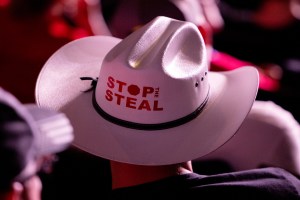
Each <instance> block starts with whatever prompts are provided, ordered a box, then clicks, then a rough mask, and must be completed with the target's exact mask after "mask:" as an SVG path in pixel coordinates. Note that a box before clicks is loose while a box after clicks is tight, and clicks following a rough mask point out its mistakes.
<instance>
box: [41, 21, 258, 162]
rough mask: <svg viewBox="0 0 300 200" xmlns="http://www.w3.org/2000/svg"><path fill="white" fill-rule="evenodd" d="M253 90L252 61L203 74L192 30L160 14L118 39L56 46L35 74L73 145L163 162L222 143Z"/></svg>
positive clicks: (125, 158) (122, 158)
mask: <svg viewBox="0 0 300 200" xmlns="http://www.w3.org/2000/svg"><path fill="white" fill-rule="evenodd" d="M89 80H90V81H89ZM257 89H258V72H257V70H256V69H255V68H254V67H251V66H245V67H243V68H239V69H237V70H234V71H228V72H209V71H208V66H207V55H206V50H205V44H204V41H203V38H202V36H201V34H200V32H199V30H198V28H197V27H196V26H195V25H194V24H193V23H190V22H186V21H179V20H175V19H171V18H167V17H162V16H159V17H156V18H155V19H153V20H152V21H151V22H149V23H147V24H146V25H145V26H143V27H141V28H140V29H138V30H137V31H135V32H133V33H132V34H130V35H129V36H128V37H126V38H125V39H123V40H121V39H118V38H115V37H110V36H91V37H86V38H82V39H78V40H75V41H72V42H70V43H68V44H66V45H65V46H63V47H62V48H60V49H59V50H58V51H57V52H55V53H54V54H53V55H52V56H51V57H50V58H49V60H48V61H47V62H46V63H45V65H44V67H43V69H42V71H41V72H40V74H39V78H38V81H37V85H36V100H37V103H38V104H40V105H43V106H45V107H50V108H52V109H56V110H60V111H62V112H64V113H66V115H67V116H68V117H69V119H70V120H71V122H72V124H73V127H74V130H75V140H74V145H75V146H76V147H78V148H80V149H82V150H84V151H87V152H89V153H91V154H94V155H97V156H100V157H103V158H106V159H109V160H115V161H119V162H125V163H131V164H139V165H165V164H173V163H180V162H184V161H188V160H192V159H196V158H199V157H202V156H204V155H206V154H208V153H210V152H212V151H214V150H215V149H217V148H218V147H220V146H221V145H223V144H224V143H225V142H226V141H228V140H229V139H230V138H231V137H232V136H233V135H234V134H235V132H236V131H237V130H238V128H239V126H240V125H241V123H242V122H243V120H244V119H245V117H246V116H247V114H248V112H249V111H250V109H251V107H252V104H253V102H254V100H255V98H256V93H257Z"/></svg>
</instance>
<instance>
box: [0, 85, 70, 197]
mask: <svg viewBox="0 0 300 200" xmlns="http://www.w3.org/2000/svg"><path fill="white" fill-rule="evenodd" d="M73 138H74V136H73V128H72V126H71V124H70V121H69V120H68V118H67V117H66V116H65V114H63V113H58V112H56V111H52V110H49V109H44V108H39V107H38V106H36V105H35V104H26V105H23V104H21V103H20V102H19V100H17V98H16V97H15V96H13V95H12V94H11V93H9V92H8V91H6V90H4V89H2V88H0V163H1V164H0V199H1V200H18V199H23V200H27V199H28V200H39V199H41V196H42V182H41V179H40V178H39V176H38V173H39V172H41V171H42V170H45V172H47V171H49V172H50V170H51V166H50V165H51V162H52V161H53V159H54V155H55V153H58V152H61V151H63V150H65V149H66V148H67V147H68V146H69V145H70V144H71V142H72V141H73Z"/></svg>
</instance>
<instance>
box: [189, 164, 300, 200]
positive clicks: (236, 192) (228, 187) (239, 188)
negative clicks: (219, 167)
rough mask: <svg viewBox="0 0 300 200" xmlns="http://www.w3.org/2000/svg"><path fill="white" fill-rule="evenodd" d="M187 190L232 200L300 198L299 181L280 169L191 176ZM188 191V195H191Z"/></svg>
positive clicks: (195, 193) (271, 168) (272, 168)
mask: <svg viewBox="0 0 300 200" xmlns="http://www.w3.org/2000/svg"><path fill="white" fill-rule="evenodd" d="M188 180H189V181H190V183H191V188H190V189H189V191H190V193H192V194H193V195H197V194H201V195H209V196H211V197H215V198H217V197H218V198H219V197H222V198H224V197H228V198H234V199H236V198H237V199H239V198H242V199H300V180H299V178H298V177H296V176H294V175H292V174H291V173H289V172H287V171H286V170H283V169H281V168H274V167H270V168H260V169H253V170H245V171H238V172H232V173H224V174H217V175H212V176H205V177H201V176H197V175H191V176H190V178H188ZM190 193H189V194H190Z"/></svg>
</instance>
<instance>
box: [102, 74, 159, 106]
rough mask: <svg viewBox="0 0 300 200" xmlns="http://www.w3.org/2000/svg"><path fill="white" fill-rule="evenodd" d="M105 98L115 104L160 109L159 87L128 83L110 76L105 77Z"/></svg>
mask: <svg viewBox="0 0 300 200" xmlns="http://www.w3.org/2000/svg"><path fill="white" fill-rule="evenodd" d="M107 87H108V88H107V90H106V92H105V98H106V100H107V101H109V102H111V103H114V104H116V105H119V106H122V107H126V108H130V109H136V110H143V111H162V110H163V107H162V106H161V105H159V100H158V97H159V87H149V86H140V85H134V84H128V83H126V82H124V81H121V80H117V79H115V78H113V77H112V76H109V77H108V78H107Z"/></svg>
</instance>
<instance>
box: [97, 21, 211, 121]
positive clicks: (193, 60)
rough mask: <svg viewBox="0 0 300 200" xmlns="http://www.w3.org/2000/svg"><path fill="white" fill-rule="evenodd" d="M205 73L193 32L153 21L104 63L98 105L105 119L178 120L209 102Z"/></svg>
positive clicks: (189, 26) (199, 40) (202, 53)
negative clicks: (107, 116)
mask: <svg viewBox="0 0 300 200" xmlns="http://www.w3.org/2000/svg"><path fill="white" fill-rule="evenodd" d="M207 71H208V67H207V61H206V52H205V45H204V42H203V39H202V37H201V35H200V33H199V31H198V29H197V27H196V26H195V25H194V24H192V23H190V22H183V21H178V20H174V19H170V18H167V17H157V18H156V19H154V20H153V21H152V22H151V23H148V24H147V25H145V26H144V27H143V28H141V29H139V30H137V31H136V32H134V33H133V34H131V35H130V36H128V37H127V38H125V39H124V40H123V41H121V42H120V43H119V44H118V45H116V46H115V47H114V48H113V49H112V50H111V51H110V52H109V53H108V54H107V56H106V57H105V58H104V61H103V63H102V67H101V69H100V75H99V80H100V81H99V82H98V84H97V87H96V94H95V97H96V103H97V104H98V106H99V107H100V108H101V109H102V110H103V111H104V112H105V113H107V114H108V115H110V116H112V117H114V118H118V119H122V120H125V121H130V122H134V123H142V124H153V123H154V124H157V123H166V122H169V121H173V120H178V119H180V118H183V117H185V116H187V115H189V114H191V113H193V112H194V111H195V110H196V109H197V108H198V107H199V106H200V105H202V103H203V102H204V101H205V99H207V96H208V88H209V86H208V82H207V80H206V79H207V77H206V75H207ZM178 91H180V93H179V92H178ZM129 113H130V115H129Z"/></svg>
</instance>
